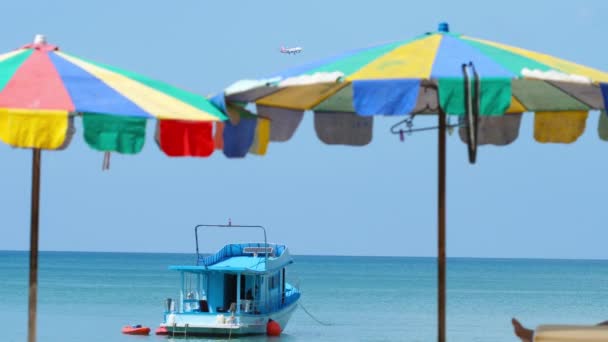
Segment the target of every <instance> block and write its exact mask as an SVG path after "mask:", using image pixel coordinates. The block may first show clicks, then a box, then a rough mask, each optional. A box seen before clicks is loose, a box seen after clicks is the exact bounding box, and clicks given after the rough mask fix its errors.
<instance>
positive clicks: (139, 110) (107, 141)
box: [0, 36, 226, 156]
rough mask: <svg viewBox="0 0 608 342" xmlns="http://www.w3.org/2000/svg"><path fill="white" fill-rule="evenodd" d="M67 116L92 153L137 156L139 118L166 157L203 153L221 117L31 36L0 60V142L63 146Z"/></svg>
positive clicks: (195, 99) (188, 97) (171, 91)
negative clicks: (77, 123)
mask: <svg viewBox="0 0 608 342" xmlns="http://www.w3.org/2000/svg"><path fill="white" fill-rule="evenodd" d="M74 116H81V117H82V119H83V130H84V132H83V133H84V139H85V141H86V142H87V144H88V145H89V146H91V147H92V148H94V149H96V150H100V151H105V152H119V153H128V154H133V153H138V152H139V151H141V149H142V147H143V145H144V140H145V128H146V121H147V120H148V119H156V120H157V121H158V123H157V132H156V136H157V141H158V143H159V147H160V148H161V150H162V151H164V152H165V153H166V154H168V155H171V156H182V155H190V156H207V155H209V154H211V153H212V152H213V150H214V145H213V137H212V128H213V122H216V121H220V120H224V119H226V116H225V115H224V114H223V113H222V112H221V111H220V110H218V109H217V108H216V107H215V106H214V105H213V104H211V103H210V102H209V101H208V100H207V99H206V98H205V97H203V96H201V95H197V94H194V93H191V92H188V91H186V90H183V89H180V88H177V87H174V86H171V85H169V84H166V83H163V82H159V81H156V80H153V79H151V78H148V77H145V76H142V75H139V74H136V73H133V72H129V71H126V70H122V69H119V68H115V67H112V66H109V65H103V64H99V63H95V62H93V61H90V60H86V59H83V58H80V57H76V56H74V55H71V54H68V53H65V52H63V51H61V50H59V48H58V47H57V46H55V45H51V44H47V43H46V42H45V39H44V37H41V36H38V37H37V40H36V41H35V43H33V44H28V45H25V46H23V47H22V48H20V49H17V50H15V51H12V52H9V53H6V54H3V55H0V140H2V141H3V142H5V143H7V144H9V145H12V146H15V147H23V148H38V149H58V148H63V147H66V146H67V144H68V143H69V140H70V139H69V138H70V134H71V133H72V132H73V130H72V123H73V117H74Z"/></svg>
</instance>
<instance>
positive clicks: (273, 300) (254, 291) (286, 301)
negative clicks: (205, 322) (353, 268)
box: [166, 243, 299, 315]
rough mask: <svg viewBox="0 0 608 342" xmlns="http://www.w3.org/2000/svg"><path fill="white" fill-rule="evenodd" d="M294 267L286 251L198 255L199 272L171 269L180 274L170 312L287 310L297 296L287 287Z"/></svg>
mask: <svg viewBox="0 0 608 342" xmlns="http://www.w3.org/2000/svg"><path fill="white" fill-rule="evenodd" d="M292 263H293V259H292V257H291V256H290V255H289V252H288V250H287V248H285V246H284V245H277V244H268V243H243V244H229V245H226V246H224V247H223V248H222V249H221V250H220V251H219V252H217V253H215V254H212V255H206V256H201V255H197V264H196V266H170V267H169V269H171V270H175V271H179V272H180V276H181V291H180V296H179V301H178V302H177V303H176V304H177V307H175V303H172V301H171V300H169V302H168V303H167V307H166V312H167V313H168V312H177V313H184V314H186V313H208V314H213V315H217V314H221V313H225V314H227V315H235V314H241V315H242V314H246V315H265V314H268V313H272V312H277V311H279V310H281V309H282V308H284V307H286V306H289V305H290V304H292V303H293V302H295V301H297V299H298V298H299V291H297V289H296V288H295V287H292V286H291V285H290V284H289V283H287V282H286V278H285V277H286V271H285V268H286V267H287V266H288V265H290V264H292Z"/></svg>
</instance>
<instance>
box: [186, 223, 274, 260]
mask: <svg viewBox="0 0 608 342" xmlns="http://www.w3.org/2000/svg"><path fill="white" fill-rule="evenodd" d="M199 228H254V229H261V230H262V231H263V232H264V246H267V245H268V240H267V238H266V228H264V227H263V226H249V225H233V224H232V222H231V221H230V220H229V221H228V224H199V225H197V226H196V227H194V237H195V240H196V262H197V264H199V263H200V261H201V256H200V253H199V248H198V230H199ZM268 254H269V253H268V250H266V251H265V253H264V255H265V259H266V260H268ZM216 255H217V254H216ZM224 257H225V256H224ZM203 265H205V266H208V265H209V264H206V263H204V264H203Z"/></svg>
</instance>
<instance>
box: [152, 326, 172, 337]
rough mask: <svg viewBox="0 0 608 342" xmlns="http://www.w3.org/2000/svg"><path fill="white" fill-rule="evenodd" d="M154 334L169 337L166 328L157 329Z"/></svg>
mask: <svg viewBox="0 0 608 342" xmlns="http://www.w3.org/2000/svg"><path fill="white" fill-rule="evenodd" d="M155 333H156V335H169V331H168V330H167V328H166V327H158V328H157V329H156V332H155Z"/></svg>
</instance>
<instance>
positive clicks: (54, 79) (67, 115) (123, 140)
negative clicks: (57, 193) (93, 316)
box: [0, 36, 227, 342]
mask: <svg viewBox="0 0 608 342" xmlns="http://www.w3.org/2000/svg"><path fill="white" fill-rule="evenodd" d="M76 116H81V117H82V123H83V125H82V126H83V131H84V139H85V141H86V142H87V144H88V145H89V146H91V147H92V148H93V149H95V150H99V151H103V152H106V159H105V161H104V164H105V167H107V166H109V165H108V163H109V159H108V158H109V153H110V152H118V153H126V154H133V153H138V152H139V151H140V150H141V149H142V147H143V145H144V141H145V130H146V122H147V120H148V119H156V120H157V125H156V140H157V142H158V145H159V147H160V148H161V150H162V151H163V152H164V153H166V154H167V155H169V156H198V157H204V156H208V155H210V154H211V153H212V152H213V151H214V149H215V141H216V140H217V139H216V137H214V136H213V134H212V131H213V123H214V122H219V121H221V120H224V119H227V117H226V116H225V115H224V114H223V113H222V112H221V111H220V110H219V109H217V108H216V107H215V106H214V105H213V104H211V103H210V102H209V101H208V100H207V99H206V98H205V97H203V96H200V95H197V94H194V93H191V92H188V91H185V90H182V89H179V88H177V87H174V86H171V85H168V84H166V83H163V82H159V81H156V80H153V79H150V78H147V77H145V76H142V75H139V74H136V73H132V72H129V71H125V70H121V69H118V68H115V67H112V66H108V65H102V64H99V63H95V62H92V61H89V60H85V59H83V58H79V57H76V56H73V55H70V54H67V53H65V52H63V51H60V50H59V48H58V47H57V46H55V45H51V44H47V43H46V40H45V39H44V37H43V36H37V38H36V40H35V42H34V43H33V44H28V45H25V46H23V47H22V48H20V49H17V50H15V51H12V52H9V53H6V54H2V55H0V140H1V141H3V142H5V143H6V144H9V145H11V146H14V147H21V148H31V149H32V150H33V158H32V202H31V205H32V210H31V238H30V258H29V260H30V280H29V319H28V341H30V342H32V341H35V340H36V302H37V286H38V280H37V279H38V275H37V274H38V273H37V270H38V218H39V193H40V172H41V170H40V164H41V152H40V151H41V149H48V150H56V149H62V148H65V147H67V146H68V144H69V141H70V138H71V136H72V134H73V132H74V127H73V119H74V117H76Z"/></svg>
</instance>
